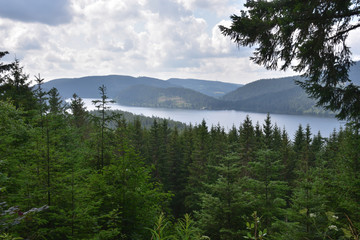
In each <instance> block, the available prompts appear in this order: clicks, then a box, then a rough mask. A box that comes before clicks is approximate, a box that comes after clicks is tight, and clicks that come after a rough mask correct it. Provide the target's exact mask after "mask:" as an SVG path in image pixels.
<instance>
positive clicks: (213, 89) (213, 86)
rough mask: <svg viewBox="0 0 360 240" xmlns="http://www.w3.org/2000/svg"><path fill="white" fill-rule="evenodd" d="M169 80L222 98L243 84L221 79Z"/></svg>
mask: <svg viewBox="0 0 360 240" xmlns="http://www.w3.org/2000/svg"><path fill="white" fill-rule="evenodd" d="M167 82H169V83H171V84H173V85H177V86H181V87H184V88H188V89H192V90H195V91H197V92H200V93H202V94H205V95H208V96H210V97H215V98H220V97H222V96H223V95H225V94H227V93H229V92H231V91H234V90H236V89H237V88H239V87H242V86H243V85H242V84H234V83H225V82H220V81H207V80H199V79H180V78H170V79H168V80H167Z"/></svg>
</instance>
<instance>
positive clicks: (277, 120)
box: [83, 99, 345, 138]
mask: <svg viewBox="0 0 360 240" xmlns="http://www.w3.org/2000/svg"><path fill="white" fill-rule="evenodd" d="M83 100H84V102H85V105H86V107H87V109H88V110H95V107H94V105H92V103H91V101H92V100H93V99H83ZM111 109H113V110H122V111H126V112H131V113H133V114H137V115H144V116H147V117H152V116H155V117H160V118H166V119H172V120H175V121H180V122H184V123H187V124H190V123H191V124H193V125H195V124H200V123H201V122H202V120H203V119H204V120H205V121H206V123H207V125H208V126H209V127H211V126H212V125H218V124H219V125H220V126H222V127H224V129H225V130H226V131H228V130H230V129H231V128H232V127H233V126H235V127H237V128H238V127H239V126H240V124H241V123H242V122H243V121H244V119H245V118H246V116H247V115H248V116H249V117H250V119H251V120H252V122H253V125H255V124H256V123H257V122H259V123H260V124H261V125H262V124H263V123H264V120H265V119H266V115H267V114H266V113H253V112H243V111H235V110H187V109H169V108H147V107H130V106H122V105H118V104H111ZM270 116H271V122H272V123H273V124H276V125H277V126H278V127H280V128H281V129H283V128H285V129H286V131H287V133H288V134H289V136H290V137H291V138H293V136H294V134H295V132H296V130H297V129H298V127H299V125H300V124H301V125H302V126H303V127H306V125H308V124H309V126H310V128H311V132H312V133H313V134H317V133H318V131H320V132H321V135H322V136H323V137H328V136H329V135H330V134H331V133H332V132H333V131H334V129H335V130H339V129H340V127H341V126H344V125H345V123H344V122H339V121H338V120H337V119H336V118H327V117H315V116H307V115H286V114H271V115H270Z"/></svg>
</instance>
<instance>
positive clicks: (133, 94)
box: [115, 85, 226, 109]
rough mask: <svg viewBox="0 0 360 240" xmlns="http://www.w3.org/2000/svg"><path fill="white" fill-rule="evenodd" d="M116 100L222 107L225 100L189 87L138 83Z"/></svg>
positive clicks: (145, 104)
mask: <svg viewBox="0 0 360 240" xmlns="http://www.w3.org/2000/svg"><path fill="white" fill-rule="evenodd" d="M115 100H116V101H117V102H118V103H120V104H124V105H130V106H141V107H162V108H183V109H220V108H224V106H225V104H226V103H225V102H223V101H221V100H218V99H215V98H212V97H209V96H207V95H205V94H202V93H199V92H196V91H194V90H191V89H187V88H180V87H171V88H158V87H151V86H146V85H140V86H139V85H137V86H133V87H130V88H128V89H126V90H125V91H122V92H120V93H119V94H118V96H117V97H116V98H115Z"/></svg>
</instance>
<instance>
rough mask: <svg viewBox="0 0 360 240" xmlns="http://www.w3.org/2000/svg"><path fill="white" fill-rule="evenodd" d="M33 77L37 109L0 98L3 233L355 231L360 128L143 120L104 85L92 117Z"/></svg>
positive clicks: (283, 235)
mask: <svg viewBox="0 0 360 240" xmlns="http://www.w3.org/2000/svg"><path fill="white" fill-rule="evenodd" d="M36 81H37V86H36V88H35V90H34V92H32V91H30V92H31V93H32V94H33V95H32V97H33V98H34V99H35V104H33V105H32V106H28V107H31V108H30V109H26V108H25V107H16V106H15V105H14V103H15V100H16V99H15V100H14V99H12V100H11V99H10V102H8V101H0V167H1V171H0V200H1V201H0V202H1V204H0V223H1V226H0V229H1V232H2V233H1V234H2V235H0V238H5V237H6V238H8V239H9V238H10V239H11V238H15V237H22V238H25V239H151V237H153V238H154V239H208V238H207V236H208V237H211V239H212V240H217V239H224V240H225V239H226V240H230V239H233V240H235V239H236V240H237V239H243V238H246V237H247V238H250V239H295V240H297V239H299V240H300V239H327V238H328V239H351V238H353V239H356V235H357V234H358V231H359V228H360V222H359V219H360V205H359V203H360V195H359V193H360V188H359V187H360V180H359V170H360V163H359V158H360V156H359V146H360V137H359V132H358V130H357V129H356V128H353V127H351V126H348V127H346V128H345V129H344V130H340V131H339V132H335V131H334V133H333V134H332V135H331V136H330V137H329V138H322V137H321V135H320V134H317V135H315V136H313V135H312V133H311V128H310V126H306V128H303V127H302V126H299V129H298V131H297V132H296V134H295V138H294V141H291V139H289V137H288V135H287V133H286V131H285V130H282V131H281V130H280V129H279V128H278V127H277V126H276V124H273V123H272V122H271V117H270V115H268V117H267V118H266V119H265V122H264V123H261V124H260V123H257V124H256V125H255V126H254V125H253V123H252V121H251V119H250V118H249V117H247V118H246V119H245V120H244V122H243V123H242V124H241V126H240V128H239V129H236V128H235V127H233V128H232V129H231V130H230V131H229V132H228V133H227V132H225V130H224V129H223V128H222V127H221V126H219V125H218V126H212V127H211V128H210V129H209V128H208V126H207V124H206V122H205V121H203V122H202V123H201V124H200V125H196V126H184V128H182V129H180V128H179V129H178V128H177V127H172V125H170V123H171V121H167V120H160V119H155V120H154V119H152V121H151V126H150V127H149V128H146V127H145V126H144V125H142V123H141V120H140V117H139V118H135V120H130V121H129V120H126V118H125V117H124V116H121V115H119V114H111V112H109V111H106V110H108V107H109V105H108V101H109V100H108V99H107V96H106V92H105V88H104V87H102V88H101V89H100V90H101V95H102V98H101V100H100V101H99V102H97V103H98V104H99V105H98V106H99V111H98V112H97V113H93V114H92V116H91V115H90V114H89V113H88V112H87V111H86V110H85V109H84V105H83V103H82V101H81V98H79V97H78V96H77V95H74V96H73V99H72V101H71V104H70V109H71V113H69V112H67V111H64V105H63V104H62V101H61V98H60V96H59V94H58V92H57V91H56V90H55V89H53V90H51V91H50V94H47V93H46V92H45V91H43V88H42V82H43V79H41V77H40V76H38V77H36ZM25 85H26V84H25ZM28 90H29V89H28ZM18 100H19V106H20V105H21V104H20V103H21V101H20V100H23V99H22V98H19V99H17V100H16V101H18ZM90 116H91V117H90ZM91 118H92V119H93V121H90V119H91ZM186 213H190V214H192V215H193V216H194V218H191V217H190V215H188V214H186ZM159 215H160V218H157V216H159ZM182 216H185V217H184V218H182ZM154 223H156V224H155V226H154ZM173 223H174V224H173ZM149 229H151V230H149Z"/></svg>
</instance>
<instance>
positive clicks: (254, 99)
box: [221, 62, 360, 116]
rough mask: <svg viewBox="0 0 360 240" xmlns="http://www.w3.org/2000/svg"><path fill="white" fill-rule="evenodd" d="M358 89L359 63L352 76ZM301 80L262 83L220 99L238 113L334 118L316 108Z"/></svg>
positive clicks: (275, 79) (288, 79)
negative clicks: (250, 112)
mask: <svg viewBox="0 0 360 240" xmlns="http://www.w3.org/2000/svg"><path fill="white" fill-rule="evenodd" d="M349 77H350V79H351V80H352V82H353V83H354V84H356V85H360V64H359V62H356V63H355V64H354V65H353V66H352V67H351V71H350V73H349ZM303 80H304V78H302V77H301V76H293V77H285V78H274V79H261V80H258V81H255V82H251V83H249V84H246V85H245V86H243V87H241V88H238V89H236V90H235V91H232V92H230V93H228V94H226V95H224V96H223V97H222V98H221V99H222V100H224V101H228V102H231V103H232V104H230V103H229V104H228V107H229V108H231V109H235V110H244V111H255V112H271V113H286V114H311V115H331V116H332V115H334V113H331V112H329V111H324V110H323V109H322V108H320V107H316V106H315V105H316V102H315V100H313V99H310V98H309V97H308V95H307V94H306V93H305V91H304V90H303V89H302V88H301V87H299V86H298V85H297V84H296V83H295V81H303Z"/></svg>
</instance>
